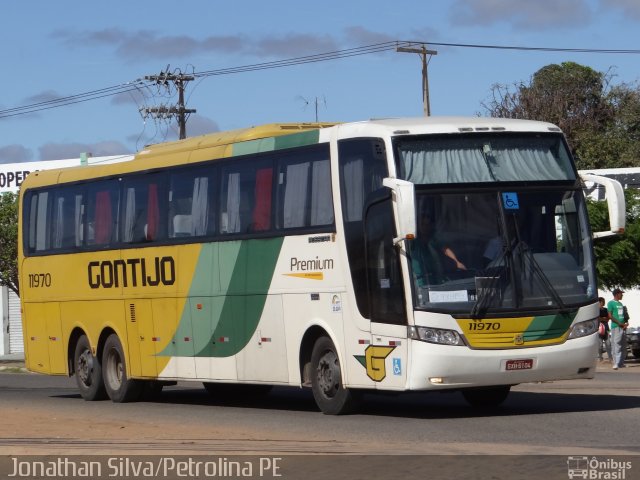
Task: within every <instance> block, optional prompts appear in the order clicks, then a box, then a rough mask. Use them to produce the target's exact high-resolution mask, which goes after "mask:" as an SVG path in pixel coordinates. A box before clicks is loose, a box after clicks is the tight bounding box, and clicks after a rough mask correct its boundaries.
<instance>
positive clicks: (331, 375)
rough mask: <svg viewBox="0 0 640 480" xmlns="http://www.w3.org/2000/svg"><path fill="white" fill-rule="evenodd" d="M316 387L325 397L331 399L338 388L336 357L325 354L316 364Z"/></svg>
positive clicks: (338, 373)
mask: <svg viewBox="0 0 640 480" xmlns="http://www.w3.org/2000/svg"><path fill="white" fill-rule="evenodd" d="M318 385H319V386H320V389H321V390H322V392H323V393H324V394H325V395H326V396H327V397H333V396H334V395H335V394H336V392H337V391H338V389H339V388H340V366H339V364H338V357H337V356H336V354H335V353H333V352H327V353H325V354H324V356H323V357H322V358H321V359H320V362H319V364H318Z"/></svg>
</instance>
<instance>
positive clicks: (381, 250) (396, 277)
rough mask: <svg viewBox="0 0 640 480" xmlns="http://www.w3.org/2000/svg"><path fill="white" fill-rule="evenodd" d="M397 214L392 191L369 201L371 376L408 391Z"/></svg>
mask: <svg viewBox="0 0 640 480" xmlns="http://www.w3.org/2000/svg"><path fill="white" fill-rule="evenodd" d="M394 232H395V228H394V215H393V207H392V203H391V196H390V195H389V193H388V192H383V195H382V197H381V198H380V199H378V200H373V201H371V202H368V204H367V208H366V213H365V255H366V262H367V294H368V299H369V316H370V319H371V348H370V350H371V352H367V354H369V353H370V355H368V357H369V358H367V359H366V366H367V375H368V376H369V378H371V379H372V380H374V382H376V383H377V384H380V385H384V387H385V388H394V387H396V388H399V389H402V388H404V385H405V382H406V363H407V362H406V359H407V347H408V345H407V313H406V306H405V295H404V287H403V282H402V270H401V268H400V259H399V249H398V247H397V246H396V245H395V244H394Z"/></svg>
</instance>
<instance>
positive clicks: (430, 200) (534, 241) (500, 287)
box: [408, 188, 596, 317]
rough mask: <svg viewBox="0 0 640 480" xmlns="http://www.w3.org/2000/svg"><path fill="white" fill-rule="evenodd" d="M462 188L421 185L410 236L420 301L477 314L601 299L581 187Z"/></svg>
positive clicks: (450, 310)
mask: <svg viewBox="0 0 640 480" xmlns="http://www.w3.org/2000/svg"><path fill="white" fill-rule="evenodd" d="M458 192H459V191H458ZM458 192H455V193H438V194H433V193H430V192H428V191H425V189H424V188H422V189H418V192H417V195H416V197H417V198H416V209H417V226H418V228H417V238H416V239H415V240H413V241H410V242H408V243H409V256H410V267H411V271H412V280H413V286H412V287H413V292H414V303H415V307H416V308H417V309H426V310H432V311H442V312H447V313H458V314H465V315H471V316H472V317H479V316H484V315H487V314H488V313H489V314H500V313H504V314H507V313H508V312H509V311H514V310H520V311H521V310H523V309H524V310H530V311H538V310H545V309H549V310H556V311H558V310H565V309H566V308H568V307H573V308H575V307H576V306H579V305H584V304H586V303H588V302H593V301H594V300H595V292H596V285H595V274H594V267H593V264H592V262H591V252H590V250H589V249H590V248H591V247H590V245H591V243H590V241H589V236H590V232H589V229H588V224H587V214H586V208H585V204H584V198H583V195H582V192H581V191H580V190H572V189H569V190H567V189H564V188H547V189H538V190H535V191H532V190H530V189H523V190H521V191H518V190H517V189H510V190H509V191H497V192H496V190H495V189H494V190H492V191H491V192H489V191H485V192H478V193H458Z"/></svg>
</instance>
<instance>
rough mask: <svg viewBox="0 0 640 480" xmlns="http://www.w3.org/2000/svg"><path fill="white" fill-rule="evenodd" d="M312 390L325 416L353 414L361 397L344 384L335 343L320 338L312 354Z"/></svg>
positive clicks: (328, 339)
mask: <svg viewBox="0 0 640 480" xmlns="http://www.w3.org/2000/svg"><path fill="white" fill-rule="evenodd" d="M311 390H312V392H313V398H314V399H315V401H316V404H317V405H318V407H319V408H320V410H321V411H322V413H324V414H325V415H342V414H345V413H350V412H353V411H354V410H355V409H356V408H357V407H358V404H359V400H360V398H359V397H360V395H359V394H357V393H356V392H353V391H352V390H349V389H348V388H345V387H344V385H343V384H342V370H341V368H340V359H339V358H338V353H337V351H336V348H335V346H334V345H333V342H332V341H331V339H330V338H328V337H320V338H319V339H318V340H317V341H316V343H315V345H314V346H313V351H312V353H311Z"/></svg>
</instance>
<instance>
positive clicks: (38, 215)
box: [26, 191, 52, 253]
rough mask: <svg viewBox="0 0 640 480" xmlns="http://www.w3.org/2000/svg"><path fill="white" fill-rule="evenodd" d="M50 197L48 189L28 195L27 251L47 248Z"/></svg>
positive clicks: (40, 250) (38, 250) (32, 251)
mask: <svg viewBox="0 0 640 480" xmlns="http://www.w3.org/2000/svg"><path fill="white" fill-rule="evenodd" d="M51 197H52V195H50V192H49V191H40V192H35V193H31V194H30V195H29V220H28V222H27V225H28V234H27V235H26V238H27V239H28V251H29V253H36V252H42V251H44V250H47V249H48V248H49V241H50V240H49V239H50V231H51V228H50V226H49V224H50V222H49V213H50V211H51V203H52V202H51V201H50V198H51Z"/></svg>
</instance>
